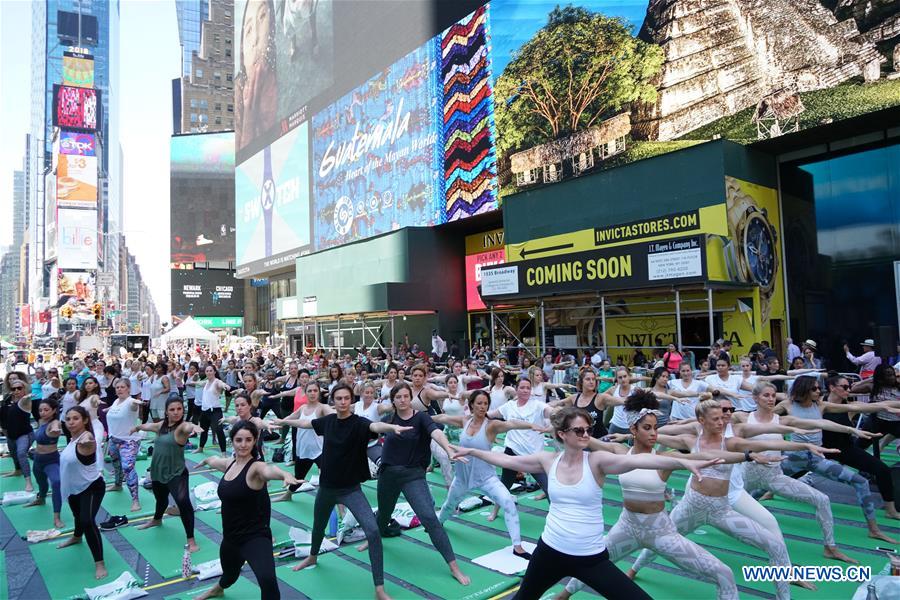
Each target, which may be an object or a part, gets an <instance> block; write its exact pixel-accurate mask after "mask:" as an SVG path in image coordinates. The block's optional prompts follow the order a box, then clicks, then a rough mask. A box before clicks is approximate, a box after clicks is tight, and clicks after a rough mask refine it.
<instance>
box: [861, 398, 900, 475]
mask: <svg viewBox="0 0 900 600" xmlns="http://www.w3.org/2000/svg"><path fill="white" fill-rule="evenodd" d="M860 429H864V430H866V431H869V432H872V433H881V434H883V435H887V434H891V435H892V436H894V437H895V438H898V439H900V421H886V420H884V419H879V418H878V417H877V416H876V415H874V414H870V415H867V416H866V417H864V418H863V422H862V426H861V427H860ZM880 441H881V440H880V439H874V440H864V439H860V438H857V439H856V446H857V447H858V448H863V449H866V448H868V447H869V446H870V445H871V446H872V454H873V455H874V456H875V458H876V459H880V458H881V446H880V445H879V444H880ZM879 487H880V486H879Z"/></svg>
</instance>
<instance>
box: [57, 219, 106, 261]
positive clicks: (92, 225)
mask: <svg viewBox="0 0 900 600" xmlns="http://www.w3.org/2000/svg"><path fill="white" fill-rule="evenodd" d="M57 222H58V228H59V259H58V261H57V267H58V268H60V269H84V270H90V269H96V268H97V211H96V210H72V209H60V210H59V217H58V219H57Z"/></svg>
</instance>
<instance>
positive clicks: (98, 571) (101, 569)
mask: <svg viewBox="0 0 900 600" xmlns="http://www.w3.org/2000/svg"><path fill="white" fill-rule="evenodd" d="M106 575H107V572H106V565H105V564H104V563H103V561H102V560H101V561H100V562H95V563H94V578H95V579H103V578H104V577H106Z"/></svg>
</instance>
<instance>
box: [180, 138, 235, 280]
mask: <svg viewBox="0 0 900 600" xmlns="http://www.w3.org/2000/svg"><path fill="white" fill-rule="evenodd" d="M170 159H171V178H170V204H169V206H170V229H171V235H170V240H171V251H170V262H172V263H193V262H210V261H233V260H234V239H235V235H234V134H233V133H231V132H228V133H207V134H193V135H176V136H173V137H172V139H171V142H170Z"/></svg>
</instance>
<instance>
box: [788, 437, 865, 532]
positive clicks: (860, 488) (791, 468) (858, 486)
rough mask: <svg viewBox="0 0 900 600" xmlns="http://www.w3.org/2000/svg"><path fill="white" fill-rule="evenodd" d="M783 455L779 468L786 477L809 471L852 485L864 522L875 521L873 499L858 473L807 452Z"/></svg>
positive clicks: (863, 479)
mask: <svg viewBox="0 0 900 600" xmlns="http://www.w3.org/2000/svg"><path fill="white" fill-rule="evenodd" d="M784 455H785V456H786V457H787V459H786V460H785V461H784V462H782V463H781V468H782V470H783V471H784V472H785V474H786V475H793V474H795V473H799V472H800V471H810V472H811V473H816V474H817V475H821V476H822V477H825V478H826V479H830V480H832V481H839V482H841V483H846V484H848V485H852V486H853V489H854V490H855V491H856V501H857V502H858V503H859V506H860V507H861V508H862V511H863V514H864V515H865V516H866V520H867V521H874V520H875V498H874V497H873V496H872V490H871V489H869V482H868V481H867V480H866V479H865V478H864V477H862V476H861V475H860V474H859V473H856V472H854V471H852V470H851V469H848V468H847V467H845V466H844V465H842V464H840V463H837V462H835V461H833V460H828V459H827V458H822V457H821V456H817V455H815V454H813V453H812V452H809V451H803V452H785V453H784Z"/></svg>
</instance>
